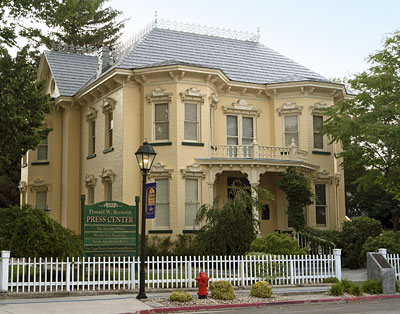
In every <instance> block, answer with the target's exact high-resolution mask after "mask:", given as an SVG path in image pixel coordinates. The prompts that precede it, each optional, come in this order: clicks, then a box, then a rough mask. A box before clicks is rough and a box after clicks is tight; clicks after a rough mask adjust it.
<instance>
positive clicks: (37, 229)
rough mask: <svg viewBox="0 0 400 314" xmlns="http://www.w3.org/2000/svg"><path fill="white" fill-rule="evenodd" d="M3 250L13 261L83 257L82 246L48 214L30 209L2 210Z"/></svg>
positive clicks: (0, 234) (0, 246)
mask: <svg viewBox="0 0 400 314" xmlns="http://www.w3.org/2000/svg"><path fill="white" fill-rule="evenodd" d="M0 250H9V251H11V255H12V256H13V257H58V258H61V259H62V258H65V257H68V256H81V255H82V253H83V251H82V242H81V239H80V237H79V236H77V235H76V234H74V233H73V232H72V231H71V230H69V229H66V228H64V227H62V226H61V225H60V224H58V223H57V222H56V221H54V220H53V219H51V218H50V217H49V216H48V215H47V214H46V213H45V212H43V211H42V210H39V209H35V208H32V207H29V206H24V207H23V208H19V207H17V206H15V207H10V208H1V209H0Z"/></svg>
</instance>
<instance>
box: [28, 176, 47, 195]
mask: <svg viewBox="0 0 400 314" xmlns="http://www.w3.org/2000/svg"><path fill="white" fill-rule="evenodd" d="M29 188H30V191H31V192H32V191H42V192H46V191H48V190H49V185H48V184H47V183H45V181H44V180H42V179H40V178H36V179H35V180H34V181H33V183H32V184H30V185H29Z"/></svg>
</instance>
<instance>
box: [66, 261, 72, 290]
mask: <svg viewBox="0 0 400 314" xmlns="http://www.w3.org/2000/svg"><path fill="white" fill-rule="evenodd" d="M66 268H67V269H66V271H65V277H67V278H65V279H66V280H65V285H66V290H67V292H69V291H70V290H71V263H70V261H69V257H67V263H66Z"/></svg>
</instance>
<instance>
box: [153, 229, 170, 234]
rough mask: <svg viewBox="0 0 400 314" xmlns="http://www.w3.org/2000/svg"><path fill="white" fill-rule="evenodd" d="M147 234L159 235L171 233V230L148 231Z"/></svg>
mask: <svg viewBox="0 0 400 314" xmlns="http://www.w3.org/2000/svg"><path fill="white" fill-rule="evenodd" d="M149 233H153V234H161V233H172V230H157V229H154V230H149Z"/></svg>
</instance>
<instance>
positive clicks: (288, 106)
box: [276, 101, 303, 115]
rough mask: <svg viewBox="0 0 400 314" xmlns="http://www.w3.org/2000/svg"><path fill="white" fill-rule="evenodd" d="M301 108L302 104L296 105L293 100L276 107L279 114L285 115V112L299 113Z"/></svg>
mask: <svg viewBox="0 0 400 314" xmlns="http://www.w3.org/2000/svg"><path fill="white" fill-rule="evenodd" d="M302 110H303V106H297V104H296V103H294V102H290V101H288V102H286V103H284V104H283V105H282V107H280V108H277V109H276V111H278V113H279V115H287V114H301V111H302Z"/></svg>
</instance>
